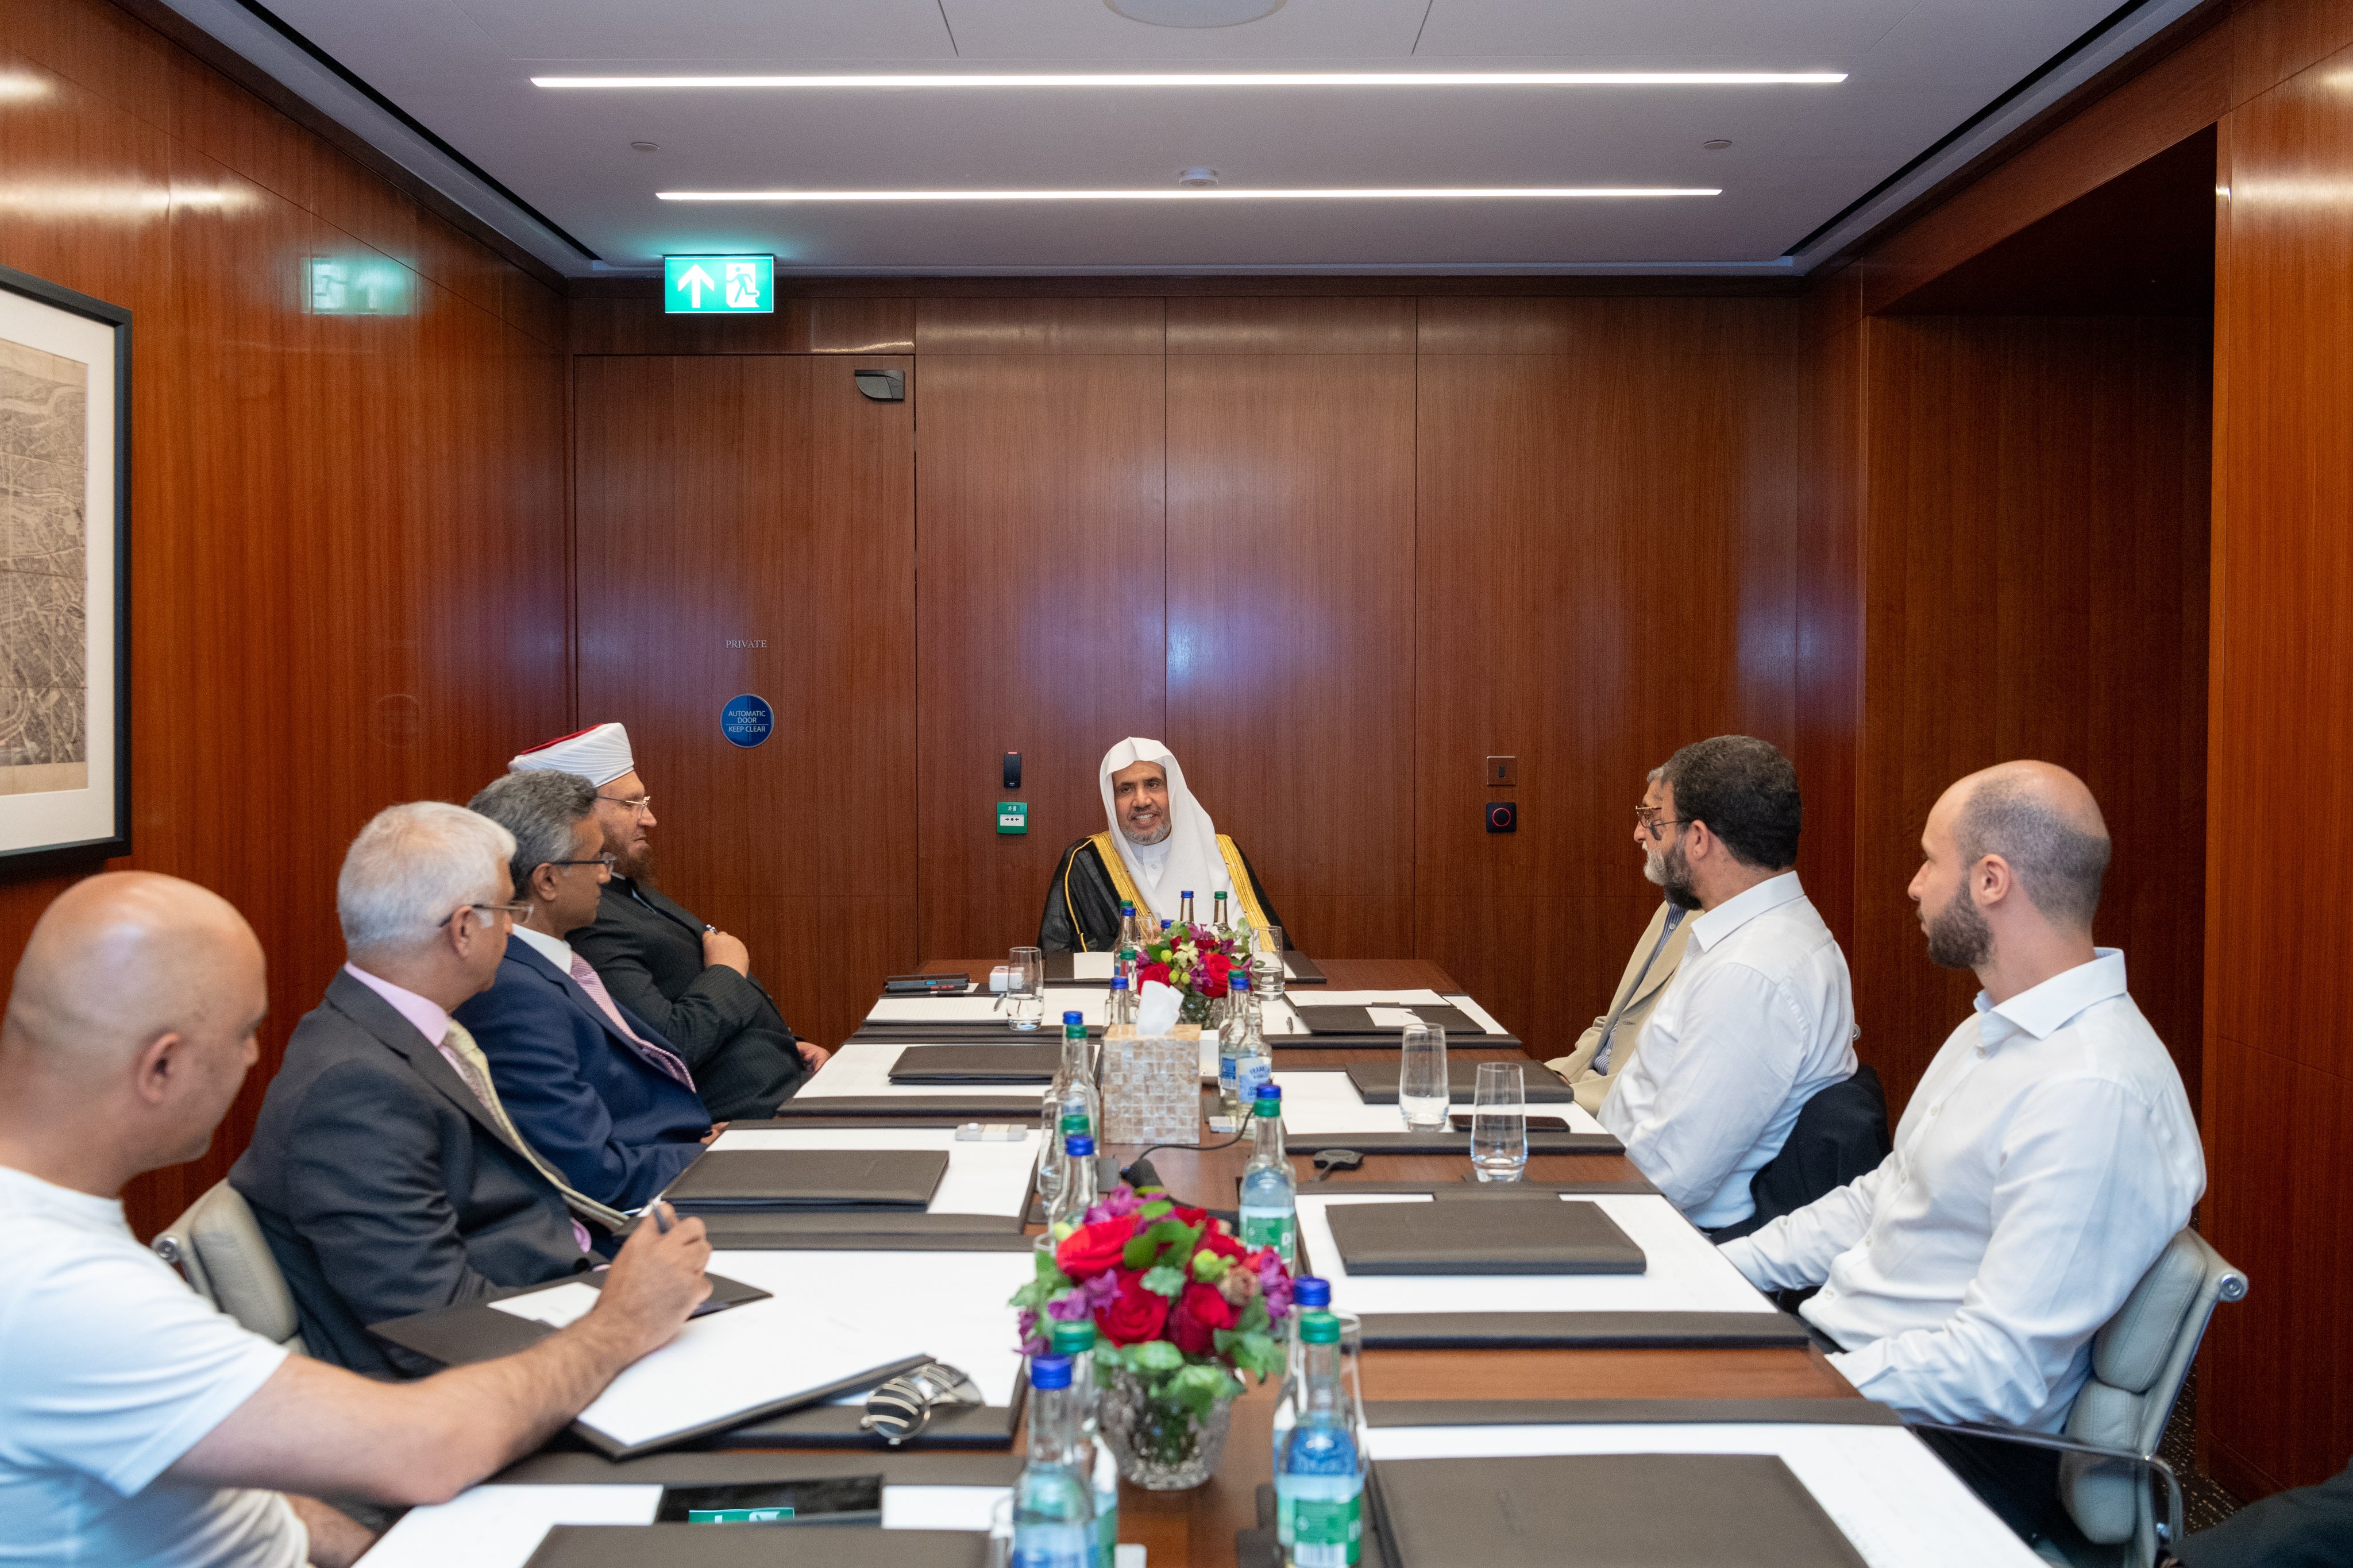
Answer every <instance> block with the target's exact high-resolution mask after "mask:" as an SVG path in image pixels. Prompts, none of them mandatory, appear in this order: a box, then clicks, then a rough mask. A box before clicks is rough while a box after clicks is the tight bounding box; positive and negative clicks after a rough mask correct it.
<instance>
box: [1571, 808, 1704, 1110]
mask: <svg viewBox="0 0 2353 1568" xmlns="http://www.w3.org/2000/svg"><path fill="white" fill-rule="evenodd" d="M1666 771H1667V770H1666V769H1664V768H1652V769H1651V785H1650V788H1648V789H1647V790H1645V791H1643V792H1642V804H1641V805H1638V806H1636V807H1635V808H1634V844H1635V847H1637V848H1639V849H1641V852H1642V875H1643V876H1644V877H1646V878H1648V879H1650V881H1651V885H1652V886H1653V887H1661V888H1663V887H1664V886H1666V881H1667V862H1666V856H1665V854H1664V852H1663V850H1662V840H1663V838H1664V832H1663V830H1662V829H1661V828H1660V827H1659V826H1657V824H1658V821H1659V819H1660V817H1661V816H1662V815H1663V814H1665V811H1666V796H1665V792H1664V791H1663V790H1662V788H1661V787H1660V784H1659V777H1660V775H1661V774H1662V773H1665V772H1666ZM1690 912H1691V911H1690V910H1686V909H1684V908H1683V906H1682V905H1681V904H1678V903H1676V902H1675V901H1674V900H1672V899H1663V900H1660V903H1659V907H1658V910H1656V911H1655V912H1654V913H1653V914H1652V915H1651V923H1650V924H1649V925H1647V926H1645V927H1643V928H1642V940H1641V941H1640V942H1636V943H1635V944H1634V954H1633V956H1632V957H1631V958H1629V959H1628V960H1627V961H1626V972H1625V973H1623V974H1621V975H1620V976H1619V978H1618V991H1617V994H1616V996H1615V999H1614V1000H1612V1001H1611V1003H1610V1004H1609V1012H1607V1013H1604V1014H1602V1015H1601V1016H1599V1017H1597V1018H1595V1019H1594V1020H1593V1026H1592V1027H1591V1028H1589V1029H1588V1030H1586V1031H1585V1033H1584V1034H1582V1035H1580V1036H1579V1037H1577V1048H1576V1049H1575V1050H1572V1051H1570V1052H1569V1053H1568V1055H1567V1056H1565V1057H1555V1058H1553V1059H1552V1060H1550V1061H1548V1062H1546V1063H1545V1066H1546V1067H1548V1068H1552V1070H1553V1071H1555V1072H1556V1073H1558V1074H1559V1075H1560V1076H1561V1077H1562V1078H1563V1079H1566V1080H1567V1083H1568V1086H1569V1088H1570V1089H1571V1090H1572V1091H1573V1092H1574V1093H1575V1094H1576V1096H1577V1104H1579V1105H1581V1106H1583V1107H1584V1108H1585V1109H1586V1110H1595V1111H1598V1110H1600V1109H1601V1102H1602V1101H1603V1100H1607V1099H1608V1098H1609V1086H1610V1085H1611V1084H1612V1083H1614V1082H1615V1081H1617V1077H1618V1075H1619V1074H1620V1073H1621V1072H1623V1071H1625V1069H1626V1064H1627V1063H1628V1062H1630V1061H1632V1060H1633V1059H1634V1047H1635V1044H1636V1042H1637V1041H1639V1040H1640V1039H1641V1035H1642V1026H1643V1025H1644V1024H1647V1023H1649V1022H1650V1021H1651V1012H1652V1011H1653V1010H1654V1009H1656V1007H1657V1006H1658V1005H1659V994H1660V993H1661V992H1662V991H1663V990H1665V989H1666V984H1667V982H1668V981H1670V980H1672V979H1673V978H1674V977H1675V970H1676V968H1677V966H1679V965H1680V964H1681V963H1683V949H1684V948H1685V947H1688V946H1689V945H1690V944H1691V925H1690V923H1689V922H1688V921H1686V920H1685V919H1684V918H1683V917H1684V916H1686V915H1688V914H1689V913H1690Z"/></svg>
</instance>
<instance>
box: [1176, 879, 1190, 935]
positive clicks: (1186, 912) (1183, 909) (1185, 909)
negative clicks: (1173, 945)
mask: <svg viewBox="0 0 2353 1568" xmlns="http://www.w3.org/2000/svg"><path fill="white" fill-rule="evenodd" d="M1176 923H1177V924H1178V925H1181V926H1189V925H1191V924H1192V923H1193V889H1190V888H1187V889H1184V890H1183V891H1182V892H1179V893H1178V894H1177V895H1176Z"/></svg>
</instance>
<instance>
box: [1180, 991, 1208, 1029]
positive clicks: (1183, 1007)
mask: <svg viewBox="0 0 2353 1568" xmlns="http://www.w3.org/2000/svg"><path fill="white" fill-rule="evenodd" d="M1215 1006H1216V999H1215V998H1213V997H1210V996H1207V995H1204V994H1201V993H1200V992H1198V991H1187V992H1186V993H1185V1000H1184V1001H1183V1002H1181V1003H1179V1004H1178V1005H1177V1007H1176V1021H1177V1022H1178V1023H1180V1024H1199V1025H1202V1026H1205V1027H1206V1026H1208V1024H1209V1022H1210V1015H1211V1011H1212V1009H1213V1008H1214V1007H1215Z"/></svg>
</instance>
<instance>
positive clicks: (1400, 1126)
mask: <svg viewBox="0 0 2353 1568" xmlns="http://www.w3.org/2000/svg"><path fill="white" fill-rule="evenodd" d="M1274 1081H1275V1085H1276V1087H1277V1088H1279V1089H1282V1127H1283V1131H1286V1132H1298V1133H1302V1134H1305V1135H1310V1136H1314V1137H1318V1138H1325V1137H1334V1136H1343V1137H1345V1136H1348V1135H1352V1134H1355V1133H1358V1132H1404V1131H1409V1128H1408V1127H1407V1126H1406V1124H1405V1112H1404V1111H1403V1110H1399V1109H1398V1107H1396V1106H1394V1105H1366V1103H1365V1098H1364V1096H1363V1095H1361V1094H1358V1093H1357V1092H1356V1085H1355V1084H1354V1083H1353V1082H1351V1081H1350V1080H1349V1078H1348V1075H1347V1074H1346V1073H1345V1072H1314V1071H1309V1072H1278V1073H1276V1074H1275V1075H1274ZM1471 1109H1472V1107H1471V1101H1470V1100H1468V1099H1463V1100H1456V1101H1455V1102H1454V1104H1453V1106H1452V1107H1451V1110H1450V1114H1451V1113H1452V1112H1453V1111H1459V1112H1461V1114H1463V1115H1465V1116H1467V1115H1469V1114H1470V1113H1471ZM1528 1114H1529V1115H1531V1116H1557V1117H1560V1118H1561V1119H1562V1120H1563V1121H1567V1123H1568V1130H1569V1131H1571V1132H1604V1131H1608V1129H1607V1128H1605V1127H1603V1126H1602V1125H1601V1123H1600V1122H1599V1121H1595V1120H1594V1119H1593V1117H1592V1115H1591V1113H1589V1112H1588V1111H1587V1110H1585V1108H1584V1107H1582V1106H1580V1105H1577V1104H1575V1103H1574V1102H1572V1101H1567V1100H1564V1101H1562V1102H1561V1103H1560V1104H1558V1105H1531V1106H1529V1107H1528ZM1465 1136H1468V1135H1467V1134H1466V1135H1465Z"/></svg>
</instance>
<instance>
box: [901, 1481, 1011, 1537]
mask: <svg viewBox="0 0 2353 1568" xmlns="http://www.w3.org/2000/svg"><path fill="white" fill-rule="evenodd" d="M1012 1490H1013V1489H1012V1488H1011V1487H892V1486H886V1487H884V1488H883V1489H882V1528H883V1529H885V1530H987V1528H988V1516H989V1512H990V1510H993V1509H995V1508H996V1507H997V1500H998V1499H1000V1498H1003V1497H1006V1496H1008V1495H1009V1494H1010V1493H1011V1492H1012Z"/></svg>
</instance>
